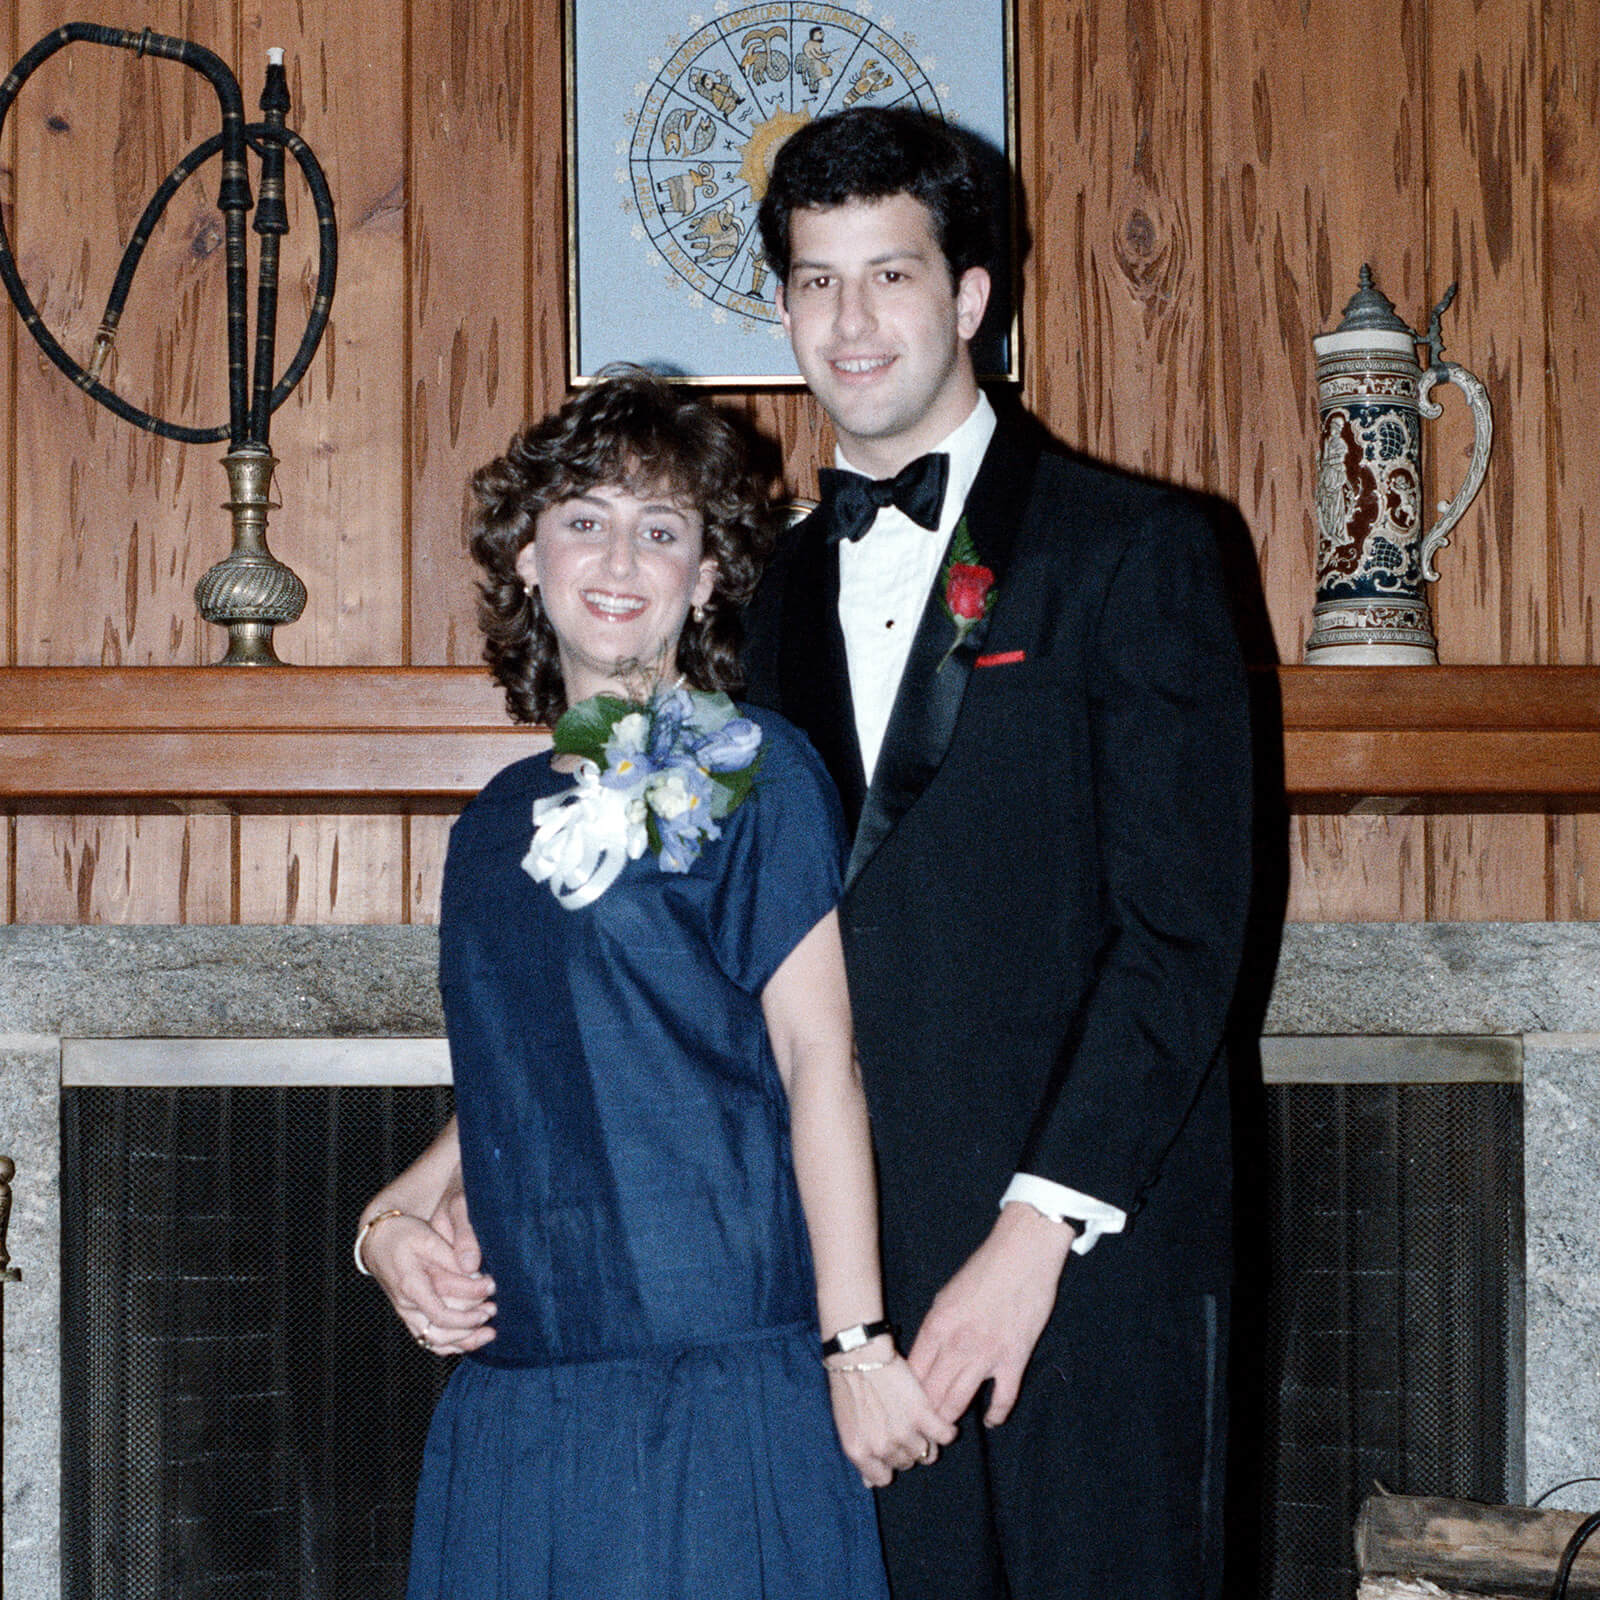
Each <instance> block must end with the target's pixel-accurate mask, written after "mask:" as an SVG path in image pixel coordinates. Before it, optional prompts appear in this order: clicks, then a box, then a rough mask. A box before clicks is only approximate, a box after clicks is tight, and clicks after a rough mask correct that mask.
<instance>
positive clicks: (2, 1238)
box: [0, 1156, 22, 1591]
mask: <svg viewBox="0 0 1600 1600" xmlns="http://www.w3.org/2000/svg"><path fill="white" fill-rule="evenodd" d="M16 1175H17V1166H16V1163H15V1162H14V1161H13V1160H12V1159H11V1157H10V1156H0V1394H4V1393H5V1381H6V1323H5V1307H6V1285H7V1284H8V1283H16V1282H18V1281H19V1280H20V1279H21V1277H22V1274H21V1273H20V1272H18V1271H17V1269H16V1268H15V1267H14V1266H12V1265H11V1256H10V1254H9V1252H8V1251H7V1249H6V1230H7V1229H8V1228H9V1227H10V1226H11V1180H12V1179H13V1178H14V1177H15V1176H16ZM5 1460H6V1441H5V1428H4V1426H3V1425H0V1484H3V1483H4V1482H5ZM4 1518H5V1501H4V1498H3V1497H0V1533H4V1531H5V1522H4ZM4 1588H5V1575H4V1574H3V1573H0V1591H3V1590H4Z"/></svg>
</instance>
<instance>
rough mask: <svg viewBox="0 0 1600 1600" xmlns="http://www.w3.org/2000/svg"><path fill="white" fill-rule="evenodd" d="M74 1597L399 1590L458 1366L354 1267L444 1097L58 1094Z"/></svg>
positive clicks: (347, 1597)
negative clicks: (366, 1221)
mask: <svg viewBox="0 0 1600 1600" xmlns="http://www.w3.org/2000/svg"><path fill="white" fill-rule="evenodd" d="M62 1100H63V1113H62V1114H63V1130H62V1131H63V1162H62V1168H63V1194H62V1221H63V1243H64V1248H63V1330H64V1331H63V1348H62V1357H63V1362H62V1365H63V1390H64V1393H63V1416H62V1426H63V1460H64V1463H65V1466H64V1472H63V1484H62V1490H63V1561H62V1567H63V1573H62V1579H63V1587H62V1592H63V1596H64V1600H189V1597H199V1596H213V1595H224V1594H225V1595H229V1596H232V1597H237V1600H331V1597H337V1600H393V1597H395V1596H398V1595H401V1594H402V1593H403V1592H404V1589H405V1570H406V1559H407V1550H408V1543H409V1538H410V1527H411V1496H412V1493H413V1490H414V1488H415V1485H416V1477H417V1470H418V1466H419V1463H420V1459H421V1449H422V1440H423V1435H424V1433H425V1431H426V1427H427V1421H428V1418H429V1416H430V1415H431V1413H432V1409H433V1405H434V1401H435V1399H436V1398H437V1395H438V1392H439V1389H440V1387H441V1386H442V1383H443V1381H444V1378H445V1377H446V1376H447V1374H448V1368H447V1367H445V1366H444V1365H443V1364H441V1363H440V1362H438V1361H437V1360H435V1359H434V1358H432V1357H428V1356H425V1355H424V1354H423V1353H422V1352H420V1351H419V1350H418V1349H417V1348H416V1347H415V1346H414V1345H413V1344H412V1343H411V1341H410V1340H409V1339H407V1338H406V1336H405V1333H404V1331H403V1329H401V1327H400V1325H399V1323H398V1322H397V1321H396V1320H395V1318H394V1317H393V1316H392V1314H391V1313H390V1311H389V1309H388V1305H387V1302H386V1301H385V1300H384V1299H383V1296H382V1294H381V1293H380V1292H379V1291H378V1289H377V1288H376V1286H375V1285H373V1284H371V1283H369V1282H367V1281H366V1280H364V1279H360V1278H357V1277H356V1275H355V1273H354V1270H353V1268H352V1265H351V1261H350V1240H351V1237H352V1234H353V1232H354V1225H355V1218H356V1215H357V1213H358V1212H359V1210H360V1208H361V1206H362V1205H363V1204H364V1202H365V1201H366V1199H367V1198H368V1196H370V1195H371V1194H372V1192H373V1191H374V1190H375V1189H376V1188H377V1187H378V1186H379V1185H380V1183H381V1182H382V1181H383V1180H384V1179H385V1178H386V1177H387V1176H388V1175H390V1174H392V1173H393V1172H395V1171H396V1170H398V1168H399V1167H400V1166H402V1165H404V1164H405V1163H406V1162H407V1161H409V1160H410V1159H411V1157H412V1156H413V1155H415V1154H416V1153H417V1151H419V1150H420V1149H421V1148H422V1147H423V1146H424V1145H425V1144H426V1143H427V1141H428V1140H429V1139H430V1138H431V1137H432V1135H433V1134H434V1132H435V1131H437V1129H438V1127H439V1125H440V1124H441V1123H442V1122H443V1121H444V1120H445V1118H446V1117H448V1115H449V1112H450V1105H449V1091H448V1090H447V1089H438V1088H418V1087H408V1088H395V1089H386V1088H366V1087H362V1088H343V1089H329V1088H201V1089H195V1088H185V1089H177V1090H174V1089H154V1088H149V1089H122V1088H100V1087H97V1088H72V1089H66V1090H64V1091H63V1095H62Z"/></svg>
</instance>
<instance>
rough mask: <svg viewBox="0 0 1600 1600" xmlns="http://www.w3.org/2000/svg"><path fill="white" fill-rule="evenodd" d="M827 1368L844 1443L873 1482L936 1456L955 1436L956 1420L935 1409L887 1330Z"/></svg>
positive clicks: (876, 1485) (866, 1478) (872, 1484)
mask: <svg viewBox="0 0 1600 1600" xmlns="http://www.w3.org/2000/svg"><path fill="white" fill-rule="evenodd" d="M880 1363H881V1364H880ZM827 1372H828V1393H829V1396H830V1398H831V1399H832V1401H833V1420H834V1425H835V1426H836V1427H837V1428H838V1430H839V1443H840V1444H841V1445H842V1446H843V1447H844V1453H845V1454H846V1455H847V1456H849V1458H850V1460H851V1462H852V1463H853V1465H854V1466H855V1468H856V1470H857V1471H858V1472H859V1473H860V1474H861V1481H862V1482H863V1483H864V1484H866V1485H867V1486H868V1487H869V1488H872V1489H881V1488H883V1487H884V1485H885V1484H887V1483H889V1482H890V1481H891V1480H892V1479H893V1477H894V1475H895V1473H897V1472H904V1471H906V1470H907V1469H908V1468H910V1467H918V1466H926V1465H928V1464H929V1463H930V1462H933V1461H936V1460H937V1459H938V1456H939V1447H940V1446H941V1445H946V1444H949V1443H950V1441H951V1440H952V1439H953V1438H955V1436H956V1430H955V1425H954V1424H953V1423H949V1422H946V1421H945V1420H944V1418H943V1417H941V1416H940V1415H939V1413H938V1412H937V1411H935V1410H934V1409H933V1405H932V1403H931V1402H930V1401H929V1399H928V1397H927V1395H925V1394H924V1393H923V1392H922V1385H921V1383H920V1382H919V1381H918V1379H917V1375H916V1373H914V1372H913V1371H912V1370H911V1367H910V1365H909V1364H908V1363H907V1362H906V1361H905V1359H904V1358H903V1357H901V1356H899V1355H897V1354H896V1353H895V1351H894V1347H893V1345H892V1344H891V1343H890V1341H889V1338H888V1335H886V1334H885V1335H882V1336H881V1337H880V1338H879V1339H875V1340H873V1341H872V1343H871V1344H869V1345H863V1346H862V1347H861V1348H860V1349H859V1350H852V1351H851V1352H850V1354H849V1355H847V1356H844V1357H842V1358H840V1359H839V1360H837V1361H836V1362H834V1363H833V1364H831V1365H828V1366H827Z"/></svg>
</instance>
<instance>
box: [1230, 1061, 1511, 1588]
mask: <svg viewBox="0 0 1600 1600" xmlns="http://www.w3.org/2000/svg"><path fill="white" fill-rule="evenodd" d="M1267 1166H1268V1173H1269V1178H1268V1188H1269V1191H1270V1195H1269V1213H1270V1220H1269V1231H1270V1234H1271V1251H1270V1254H1271V1262H1270V1266H1269V1268H1268V1271H1269V1275H1270V1282H1271V1290H1270V1295H1269V1304H1268V1315H1267V1338H1266V1347H1267V1372H1266V1380H1267V1382H1266V1389H1267V1392H1266V1395H1265V1402H1266V1407H1265V1409H1266V1417H1265V1439H1266V1455H1265V1463H1264V1467H1265V1470H1264V1474H1263V1481H1262V1484H1261V1489H1262V1510H1263V1518H1264V1526H1263V1530H1262V1536H1263V1542H1264V1548H1263V1551H1262V1555H1263V1557H1264V1559H1263V1562H1262V1567H1263V1573H1262V1577H1263V1583H1262V1585H1261V1593H1262V1594H1263V1595H1264V1596H1268V1597H1270V1600H1351V1597H1352V1596H1353V1595H1354V1594H1355V1590H1356V1574H1355V1570H1354V1567H1355V1563H1354V1554H1353V1549H1352V1536H1353V1529H1354V1527H1355V1520H1356V1512H1357V1510H1358V1508H1359V1506H1360V1504H1361V1501H1362V1500H1363V1499H1365V1497H1366V1496H1367V1495H1368V1494H1370V1493H1372V1492H1373V1490H1374V1488H1375V1487H1376V1486H1377V1485H1380V1484H1381V1485H1382V1486H1383V1487H1384V1488H1386V1489H1389V1490H1391V1491H1393V1492H1396V1493H1400V1494H1417V1495H1449V1496H1457V1497H1460V1498H1463V1499H1474V1500H1489V1501H1506V1500H1509V1499H1511V1498H1513V1496H1514V1495H1515V1494H1516V1493H1517V1492H1518V1491H1519V1490H1520V1487H1521V1486H1520V1483H1519V1482H1518V1481H1516V1480H1517V1479H1518V1478H1520V1473H1521V1444H1522V1430H1521V1394H1522V1382H1523V1372H1522V1360H1521V1357H1522V1336H1521V1329H1522V1313H1523V1303H1522V1271H1523V1235H1522V1090H1521V1086H1520V1085H1519V1084H1515V1083H1503V1082H1493V1083H1490V1082H1478V1083H1473V1082H1456V1083H1405V1084H1400V1083H1365V1084H1356V1083H1323V1084H1292V1085H1281V1086H1280V1085H1274V1086H1272V1087H1270V1088H1269V1089H1268V1090H1267Z"/></svg>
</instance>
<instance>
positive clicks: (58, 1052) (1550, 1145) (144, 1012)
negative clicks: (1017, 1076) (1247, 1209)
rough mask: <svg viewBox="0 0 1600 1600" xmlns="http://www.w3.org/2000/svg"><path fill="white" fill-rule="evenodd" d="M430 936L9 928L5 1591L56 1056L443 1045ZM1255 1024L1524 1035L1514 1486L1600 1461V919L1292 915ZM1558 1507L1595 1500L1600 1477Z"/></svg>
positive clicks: (46, 1471) (19, 1553)
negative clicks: (198, 1047) (150, 1049)
mask: <svg viewBox="0 0 1600 1600" xmlns="http://www.w3.org/2000/svg"><path fill="white" fill-rule="evenodd" d="M435 952H436V937H435V934H434V931H433V930H432V929H431V928H422V927H338V928H276V927H273V928H267V927H260V928H248V927H206V928H200V927H160V928H136V927H93V928H77V927H24V926H17V927H4V928H0V1154H7V1155H10V1156H12V1157H13V1158H14V1159H15V1160H16V1163H17V1179H16V1185H15V1189H16V1199H15V1206H14V1210H13V1213H12V1220H11V1229H10V1250H11V1255H12V1258H13V1261H14V1262H15V1264H16V1265H17V1266H18V1267H20V1268H21V1270H22V1274H23V1281H22V1282H21V1283H20V1284H17V1285H13V1286H11V1287H10V1288H8V1289H7V1290H6V1291H5V1394H4V1427H5V1435H4V1462H5V1468H4V1473H5V1476H4V1518H5V1525H4V1534H5V1552H4V1584H3V1588H4V1593H5V1594H6V1595H7V1597H8V1600H56V1597H57V1596H58V1595H59V1593H60V1579H59V1539H60V1503H59V1481H60V1464H59V1463H60V1443H59V1441H60V1358H59V1289H60V1271H59V1254H60V1229H59V1190H58V1174H57V1167H58V1162H59V1136H60V1120H59V1100H60V1088H61V1082H62V1073H63V1059H64V1056H65V1058H66V1059H67V1060H68V1061H69V1062H70V1061H71V1060H72V1059H73V1058H74V1056H75V1054H77V1053H80V1052H81V1051H83V1050H84V1049H86V1048H87V1049H90V1050H91V1051H92V1049H93V1047H92V1046H84V1045H80V1044H79V1043H77V1041H94V1040H139V1039H148V1040H161V1039H230V1038H231V1039H277V1040H301V1041H307V1042H309V1041H316V1040H347V1039H348V1040H382V1039H392V1040H399V1039H409V1040H416V1041H427V1040H433V1039H436V1038H437V1036H438V1035H439V1033H440V1032H441V1030H442V1024H441V1018H440V1013H439V1006H438V995H437V990H436V988H435V983H434V961H435ZM1264 1032H1265V1034H1266V1035H1267V1036H1269V1038H1278V1037H1289V1038H1293V1037H1295V1036H1316V1037H1321V1036H1343V1035H1369V1036H1393V1035H1455V1036H1473V1035H1495V1036H1510V1037H1512V1038H1514V1039H1517V1040H1519V1041H1520V1044H1521V1053H1522V1064H1523V1066H1522V1070H1523V1082H1524V1101H1525V1124H1526V1126H1525V1146H1524V1167H1525V1174H1526V1177H1525V1183H1526V1197H1525V1198H1526V1214H1527V1287H1526V1295H1527V1299H1526V1306H1527V1327H1526V1388H1525V1395H1524V1403H1525V1425H1526V1460H1525V1481H1526V1483H1527V1485H1528V1489H1529V1493H1530V1494H1535V1495H1536V1494H1539V1493H1540V1492H1542V1491H1543V1490H1544V1489H1546V1488H1548V1487H1549V1486H1551V1485H1553V1484H1556V1483H1559V1482H1561V1481H1562V1480H1564V1479H1566V1478H1571V1477H1576V1476H1578V1475H1580V1474H1586V1473H1600V1360H1597V1352H1600V1252H1597V1250H1596V1249H1595V1235H1596V1226H1595V1222H1594V1219H1595V1218H1596V1217H1597V1216H1600V925H1597V924H1587V923H1573V924H1560V923H1498V924H1490V923H1473V924H1466V923H1458V924H1441V923H1434V924H1421V923H1411V924H1292V925H1290V926H1289V927H1288V928H1287V929H1286V930H1285V933H1284V939H1283V945H1282V950H1281V952H1280V956H1279V960H1278V965H1277V971H1276V977H1275V980H1274V983H1273V988H1272V996H1271V1002H1270V1005H1269V1007H1268V1010H1267V1015H1266V1023H1265V1029H1264ZM297 1048H298V1051H299V1052H302V1053H303V1052H304V1051H305V1050H306V1049H307V1045H306V1044H302V1045H301V1046H299V1047H297ZM329 1048H330V1051H331V1052H332V1053H338V1051H337V1047H332V1046H330V1047H329ZM1272 1048H1273V1047H1271V1046H1269V1047H1268V1050H1267V1052H1266V1053H1267V1054H1268V1058H1269V1059H1270V1058H1271V1054H1272ZM313 1053H314V1052H313ZM351 1059H352V1061H353V1062H354V1063H355V1065H354V1067H353V1069H352V1070H354V1071H356V1072H357V1073H361V1072H365V1073H368V1074H370V1076H369V1077H368V1079H367V1081H371V1082H374V1083H383V1082H391V1081H406V1080H407V1079H413V1078H415V1077H416V1076H417V1075H418V1074H423V1075H425V1074H427V1073H428V1072H429V1071H432V1070H436V1067H437V1063H438V1062H439V1061H440V1060H441V1059H442V1058H441V1057H440V1055H439V1054H438V1051H437V1048H436V1047H428V1046H418V1045H411V1046H400V1047H389V1048H385V1047H384V1046H382V1045H370V1046H367V1047H366V1048H365V1049H364V1050H361V1051H357V1052H356V1053H355V1054H354V1055H353V1056H352V1057H351ZM69 1071H70V1067H69ZM1547 1503H1548V1504H1554V1505H1567V1506H1572V1507H1575V1508H1581V1509H1590V1508H1592V1507H1593V1506H1594V1505H1596V1504H1600V1488H1597V1486H1595V1485H1584V1486H1581V1487H1579V1488H1576V1489H1573V1490H1569V1491H1565V1492H1564V1493H1562V1494H1560V1495H1556V1496H1553V1497H1552V1498H1551V1500H1550V1501H1548V1502H1547Z"/></svg>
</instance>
